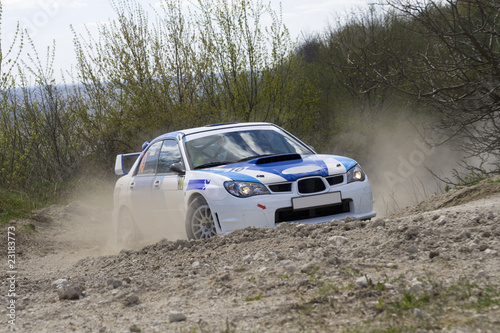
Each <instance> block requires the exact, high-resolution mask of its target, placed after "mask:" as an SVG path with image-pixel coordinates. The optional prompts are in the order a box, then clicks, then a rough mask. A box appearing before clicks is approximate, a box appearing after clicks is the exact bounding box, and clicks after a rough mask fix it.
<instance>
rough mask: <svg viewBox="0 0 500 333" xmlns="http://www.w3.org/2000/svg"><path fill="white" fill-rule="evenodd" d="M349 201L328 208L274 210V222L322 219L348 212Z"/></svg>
mask: <svg viewBox="0 0 500 333" xmlns="http://www.w3.org/2000/svg"><path fill="white" fill-rule="evenodd" d="M350 202H351V200H350V199H346V200H342V203H340V204H336V205H329V206H321V207H317V208H307V209H301V210H293V208H292V207H288V208H281V209H278V210H276V213H275V222H276V223H280V222H290V221H300V220H307V219H312V218H315V217H323V216H329V215H336V214H342V213H349V212H350V204H349V203H350Z"/></svg>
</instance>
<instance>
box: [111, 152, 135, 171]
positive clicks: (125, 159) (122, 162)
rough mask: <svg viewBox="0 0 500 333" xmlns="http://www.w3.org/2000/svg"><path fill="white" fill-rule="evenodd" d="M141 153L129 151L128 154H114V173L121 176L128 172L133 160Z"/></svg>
mask: <svg viewBox="0 0 500 333" xmlns="http://www.w3.org/2000/svg"><path fill="white" fill-rule="evenodd" d="M140 155H141V153H130V154H120V155H116V160H115V173H116V174H117V175H118V176H123V175H126V174H128V172H129V171H130V169H131V168H132V166H133V165H134V162H135V161H136V160H137V158H138V157H139V156H140Z"/></svg>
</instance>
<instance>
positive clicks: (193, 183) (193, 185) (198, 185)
mask: <svg viewBox="0 0 500 333" xmlns="http://www.w3.org/2000/svg"><path fill="white" fill-rule="evenodd" d="M208 184H210V179H191V180H190V181H189V184H188V186H187V188H186V191H190V190H202V191H205V190H206V188H207V186H208Z"/></svg>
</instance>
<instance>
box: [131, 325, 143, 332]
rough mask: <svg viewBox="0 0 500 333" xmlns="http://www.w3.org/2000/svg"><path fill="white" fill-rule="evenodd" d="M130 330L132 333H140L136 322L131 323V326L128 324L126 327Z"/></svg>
mask: <svg viewBox="0 0 500 333" xmlns="http://www.w3.org/2000/svg"><path fill="white" fill-rule="evenodd" d="M128 330H129V331H130V332H132V333H141V332H142V331H141V329H140V328H139V326H137V325H136V324H133V325H132V326H130V328H129V329H128Z"/></svg>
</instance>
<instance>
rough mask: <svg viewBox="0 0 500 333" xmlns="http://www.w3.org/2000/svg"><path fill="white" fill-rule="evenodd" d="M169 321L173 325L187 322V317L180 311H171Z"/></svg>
mask: <svg viewBox="0 0 500 333" xmlns="http://www.w3.org/2000/svg"><path fill="white" fill-rule="evenodd" d="M168 320H169V321H170V322H171V323H175V322H179V321H185V320H186V316H185V315H184V313H182V312H180V311H169V312H168Z"/></svg>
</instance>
